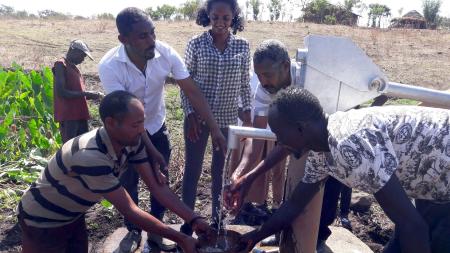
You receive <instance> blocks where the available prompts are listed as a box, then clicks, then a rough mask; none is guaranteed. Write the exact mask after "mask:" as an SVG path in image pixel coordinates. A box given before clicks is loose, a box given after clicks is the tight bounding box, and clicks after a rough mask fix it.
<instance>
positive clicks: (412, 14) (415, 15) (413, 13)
mask: <svg viewBox="0 0 450 253" xmlns="http://www.w3.org/2000/svg"><path fill="white" fill-rule="evenodd" d="M403 17H404V18H414V19H425V18H424V17H423V16H422V15H421V14H420V13H419V12H418V11H416V10H412V11H410V12H408V13H406V14H405V15H403Z"/></svg>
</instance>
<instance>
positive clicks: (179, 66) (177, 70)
mask: <svg viewBox="0 0 450 253" xmlns="http://www.w3.org/2000/svg"><path fill="white" fill-rule="evenodd" d="M168 56H169V61H170V65H171V67H172V69H171V72H172V75H173V78H174V79H175V80H183V79H186V78H188V77H189V71H188V70H187V68H186V65H185V64H184V61H183V59H182V58H181V56H180V55H179V54H178V53H177V51H175V49H173V48H171V47H169V55H168Z"/></svg>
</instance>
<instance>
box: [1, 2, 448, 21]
mask: <svg viewBox="0 0 450 253" xmlns="http://www.w3.org/2000/svg"><path fill="white" fill-rule="evenodd" d="M238 1H239V3H240V5H241V6H244V5H245V0H238ZM263 1H268V0H263ZM294 1H296V2H299V1H298V0H294ZM329 1H330V2H331V3H339V2H343V0H329ZM362 1H363V2H364V3H366V4H367V5H369V4H371V3H380V4H385V5H387V6H388V7H390V8H391V14H392V16H393V17H396V16H398V14H399V12H398V10H399V9H400V8H403V14H405V13H407V12H408V11H410V10H417V11H419V12H420V13H422V0H362ZM183 2H185V1H184V0H171V1H167V0H150V1H142V0H76V1H67V0H0V5H1V4H4V5H7V6H12V7H14V9H15V10H26V11H27V12H30V13H35V14H37V12H38V11H39V10H45V9H52V10H55V11H58V12H62V13H71V14H73V15H81V16H86V17H90V16H92V15H95V14H99V13H105V12H107V13H112V14H113V15H116V14H117V13H118V12H119V11H120V10H122V9H123V8H125V7H129V6H135V7H138V8H142V9H145V8H147V7H150V6H152V7H156V6H158V5H162V4H165V3H168V4H170V5H174V6H177V7H178V6H180V5H181V4H182V3H183ZM440 15H441V16H446V17H450V0H442V6H441V12H440Z"/></svg>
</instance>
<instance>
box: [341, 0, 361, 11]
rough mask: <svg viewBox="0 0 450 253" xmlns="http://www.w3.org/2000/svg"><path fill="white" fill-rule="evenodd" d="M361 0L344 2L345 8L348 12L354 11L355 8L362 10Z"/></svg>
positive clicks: (346, 0)
mask: <svg viewBox="0 0 450 253" xmlns="http://www.w3.org/2000/svg"><path fill="white" fill-rule="evenodd" d="M361 4H362V2H361V0H344V8H345V9H346V10H348V11H352V9H353V7H356V8H360V7H361Z"/></svg>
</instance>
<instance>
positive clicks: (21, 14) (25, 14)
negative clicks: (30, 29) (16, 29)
mask: <svg viewBox="0 0 450 253" xmlns="http://www.w3.org/2000/svg"><path fill="white" fill-rule="evenodd" d="M14 16H15V17H16V18H19V19H25V18H28V17H29V16H30V15H29V14H28V12H27V11H25V10H24V11H16V12H15V13H14Z"/></svg>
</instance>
